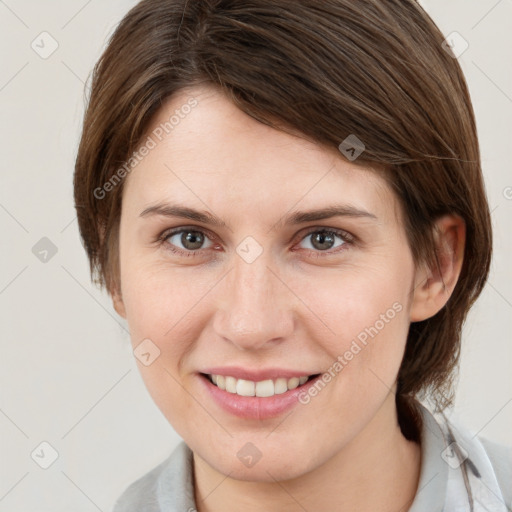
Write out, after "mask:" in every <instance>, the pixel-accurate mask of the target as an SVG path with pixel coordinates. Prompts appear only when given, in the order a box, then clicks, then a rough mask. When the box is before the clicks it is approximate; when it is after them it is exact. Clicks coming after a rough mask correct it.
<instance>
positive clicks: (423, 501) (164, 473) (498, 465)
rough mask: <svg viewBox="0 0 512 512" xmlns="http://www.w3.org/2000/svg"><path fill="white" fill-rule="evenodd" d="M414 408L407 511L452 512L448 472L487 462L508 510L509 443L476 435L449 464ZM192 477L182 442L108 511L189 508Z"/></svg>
mask: <svg viewBox="0 0 512 512" xmlns="http://www.w3.org/2000/svg"><path fill="white" fill-rule="evenodd" d="M420 409H421V413H422V418H423V428H422V431H421V469H420V480H419V485H418V490H417V492H416V496H415V498H414V500H413V502H412V504H411V505H410V508H409V512H452V511H451V510H448V509H446V508H445V507H446V506H447V503H451V502H452V501H451V498H453V496H452V497H450V496H447V481H448V480H449V477H450V478H453V475H459V474H460V478H459V476H457V478H459V479H460V481H461V482H462V469H463V468H464V467H465V468H469V469H470V470H471V471H474V472H476V474H478V467H479V466H480V467H483V466H484V464H488V462H489V461H490V464H491V466H492V469H493V471H494V476H495V477H496V479H497V482H498V484H499V486H500V488H501V491H502V494H503V499H501V497H500V499H501V501H502V502H505V504H506V506H507V507H508V508H507V510H509V511H510V510H512V447H506V446H503V445H500V444H497V443H494V442H492V441H489V440H486V439H484V438H481V439H480V438H476V439H475V440H474V441H473V443H479V444H480V443H481V446H483V448H484V450H485V451H484V450H480V452H479V451H478V450H472V449H471V447H470V446H468V444H467V443H466V442H465V444H464V446H465V447H466V448H469V449H468V452H469V453H480V459H478V458H475V459H474V460H472V459H471V457H469V458H468V459H467V460H466V461H465V462H464V464H462V465H461V466H460V468H455V469H453V468H450V467H449V466H448V464H447V462H445V459H444V458H443V454H445V453H446V450H447V447H448V445H449V444H450V442H451V441H452V439H447V438H446V435H445V434H444V433H443V430H442V429H441V427H440V424H439V421H443V420H442V419H436V418H435V417H434V416H433V415H432V413H431V412H430V411H429V410H428V409H427V408H425V407H424V406H423V405H421V404H420ZM458 436H460V438H461V439H462V437H464V438H465V439H467V438H470V439H473V436H472V435H471V433H470V432H469V431H467V430H465V429H463V427H461V426H457V430H456V431H454V438H455V439H454V440H455V441H457V439H458ZM482 453H483V457H488V461H484V460H483V458H482ZM193 482H194V478H193V460H192V452H191V450H190V448H189V447H188V446H187V445H186V444H185V443H184V442H183V441H182V442H181V443H180V444H179V445H178V446H177V447H176V448H175V449H174V451H173V452H172V453H171V455H170V456H169V457H168V458H166V459H165V460H164V461H163V462H161V463H160V464H159V465H158V466H156V467H155V468H154V469H152V470H151V471H149V472H148V473H146V474H145V475H143V476H141V477H140V478H139V479H138V480H136V481H135V482H133V483H132V484H131V485H130V486H129V487H128V488H127V489H126V490H125V491H124V492H123V493H122V494H121V496H120V497H119V499H118V500H117V501H116V504H115V506H114V509H113V512H194V511H195V510H196V506H195V501H194V484H193ZM483 484H484V485H485V482H483ZM448 492H450V491H448ZM464 493H465V494H466V491H464ZM465 502H467V508H466V506H464V508H463V509H460V510H467V511H468V512H469V511H470V510H471V508H470V507H469V498H467V496H465ZM458 510H459V509H458Z"/></svg>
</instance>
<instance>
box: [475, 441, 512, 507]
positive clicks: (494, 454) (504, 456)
mask: <svg viewBox="0 0 512 512" xmlns="http://www.w3.org/2000/svg"><path fill="white" fill-rule="evenodd" d="M479 440H480V442H481V443H482V446H483V447H484V449H485V452H486V454H487V456H488V457H489V460H490V462H491V465H492V468H493V470H494V474H495V475H496V480H497V481H498V485H499V486H500V489H501V492H502V493H503V497H504V498H505V503H506V504H507V506H508V507H509V508H512V446H507V445H504V444H500V443H496V442H494V441H491V440H489V439H486V438H485V437H479Z"/></svg>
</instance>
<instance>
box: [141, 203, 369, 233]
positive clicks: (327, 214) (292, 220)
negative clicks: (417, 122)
mask: <svg viewBox="0 0 512 512" xmlns="http://www.w3.org/2000/svg"><path fill="white" fill-rule="evenodd" d="M154 215H160V216H163V217H178V218H183V219H189V220H194V221H196V222H200V223H202V224H207V225H210V226H215V227H218V228H227V227H228V226H227V224H226V223H225V222H224V221H223V220H221V219H219V218H218V217H216V216H215V215H213V214H211V213H210V212H208V211H206V210H203V211H199V210H194V209H193V208H189V207H186V206H181V205H177V204H162V203H160V204H156V205H154V206H149V207H148V208H146V209H145V210H144V211H142V212H141V214H140V215H139V217H149V216H154ZM332 217H356V218H357V217H362V218H368V219H372V220H378V218H377V216H376V215H374V214H373V213H370V212H367V211H365V210H361V209H359V208H356V207H354V206H350V205H332V206H327V207H324V208H319V209H315V210H308V211H296V212H293V213H292V214H290V215H289V216H287V217H285V218H284V220H280V221H278V222H277V223H276V224H275V226H274V227H276V226H280V225H283V224H290V225H296V224H302V223H304V222H312V221H317V220H323V219H330V218H332Z"/></svg>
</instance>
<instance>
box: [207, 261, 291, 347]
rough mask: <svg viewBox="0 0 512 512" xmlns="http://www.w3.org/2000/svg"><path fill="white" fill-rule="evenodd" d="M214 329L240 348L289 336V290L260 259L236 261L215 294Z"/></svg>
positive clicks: (276, 340) (268, 342) (263, 344)
mask: <svg viewBox="0 0 512 512" xmlns="http://www.w3.org/2000/svg"><path fill="white" fill-rule="evenodd" d="M219 297H220V304H218V308H217V310H216V313H215V321H214V329H215V332H216V333H217V334H218V335H219V336H220V337H222V338H223V339H225V340H227V341H229V342H231V343H232V344H233V345H235V346H236V347H237V348H239V349H240V350H259V349H262V348H263V347H265V346H266V345H268V344H274V343H276V342H278V341H279V340H282V339H284V338H286V337H288V336H290V335H291V333H292V331H293V311H292V308H291V307H290V305H291V304H293V301H292V300H291V297H290V291H289V290H288V288H287V287H286V286H285V285H284V284H283V283H282V281H281V280H280V279H279V277H278V276H277V275H276V273H275V272H274V271H273V270H272V269H271V268H270V267H269V266H268V265H267V264H266V261H265V260H264V259H263V258H262V259H261V260H260V261H258V260H257V261H254V262H252V263H250V264H249V263H247V262H245V261H239V262H238V263H237V264H236V267H235V269H233V271H232V272H230V275H228V276H227V277H226V282H225V283H224V286H223V287H222V291H221V292H220V294H219Z"/></svg>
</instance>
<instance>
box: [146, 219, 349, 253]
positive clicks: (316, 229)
mask: <svg viewBox="0 0 512 512" xmlns="http://www.w3.org/2000/svg"><path fill="white" fill-rule="evenodd" d="M183 232H197V233H201V234H202V235H204V236H206V237H207V238H209V239H210V241H212V242H213V240H214V238H215V237H213V236H212V235H210V233H209V232H208V231H204V230H203V229H200V228H196V227H195V226H190V227H180V228H176V229H172V230H167V231H164V232H163V233H161V234H160V235H159V236H158V237H157V239H156V240H155V241H156V242H158V243H159V245H162V246H164V248H165V250H168V251H171V252H173V253H175V254H179V255H180V256H185V257H196V256H198V255H199V253H200V252H202V251H203V249H197V250H194V251H184V250H183V249H178V248H176V246H174V245H172V244H170V243H167V240H168V239H169V238H170V237H172V236H173V235H176V234H178V233H183ZM313 233H331V234H334V235H336V236H338V237H339V238H341V239H342V240H343V242H344V243H343V244H341V245H340V246H338V247H337V248H336V250H334V251H313V250H312V249H305V250H306V251H308V252H311V253H313V254H314V255H315V257H317V258H324V257H329V256H332V255H335V254H339V253H340V252H342V251H345V250H346V248H345V246H346V245H349V246H350V245H354V244H355V242H356V241H357V238H356V237H355V236H354V235H351V234H350V233H348V232H347V231H344V230H341V229H336V228H326V227H314V228H311V230H310V231H308V232H307V233H306V234H305V235H304V236H303V237H302V238H301V239H300V240H299V242H301V241H302V240H304V239H305V238H307V237H308V236H310V235H312V234H313Z"/></svg>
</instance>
